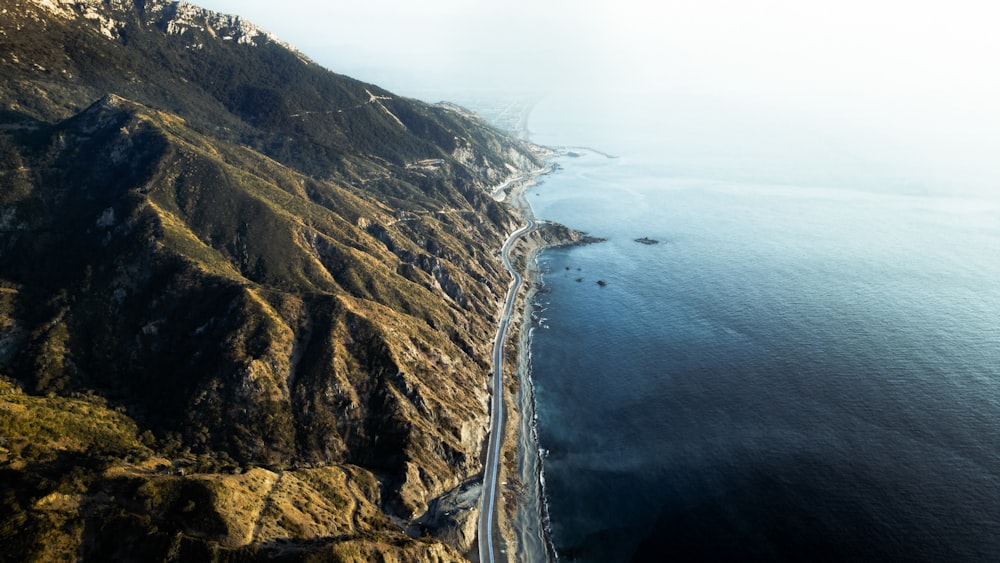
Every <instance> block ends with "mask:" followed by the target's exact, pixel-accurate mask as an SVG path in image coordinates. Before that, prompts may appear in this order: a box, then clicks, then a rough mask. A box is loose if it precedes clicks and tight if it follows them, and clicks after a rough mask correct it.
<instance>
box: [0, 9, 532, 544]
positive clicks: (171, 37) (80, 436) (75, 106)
mask: <svg viewBox="0 0 1000 563" xmlns="http://www.w3.org/2000/svg"><path fill="white" fill-rule="evenodd" d="M0 104H2V109H0V434H2V436H3V439H2V440H0V474H2V477H0V478H2V479H3V481H4V483H5V486H7V485H9V487H7V489H6V490H5V492H4V493H3V497H2V499H0V542H2V543H3V545H4V546H5V552H6V553H5V554H4V555H2V556H0V560H6V559H8V558H9V559H11V560H27V559H46V560H47V559H52V558H69V557H74V558H76V557H79V558H83V559H100V560H105V559H108V558H114V559H126V560H128V559H136V560H148V559H167V558H172V557H181V556H185V557H186V556H187V555H190V556H191V557H194V558H196V559H200V558H204V557H202V556H205V557H208V556H209V555H210V556H211V557H215V558H219V557H221V558H223V559H234V560H255V559H272V558H279V559H281V558H291V559H300V558H303V557H306V556H309V555H316V556H326V557H332V558H334V559H335V560H337V559H336V558H337V557H339V558H341V559H342V560H352V558H353V559H355V560H368V559H370V558H376V557H381V558H384V559H385V560H452V559H460V558H461V556H460V553H459V551H458V550H462V549H468V547H469V546H468V545H458V546H448V545H445V544H443V543H440V542H439V541H437V540H433V539H430V538H423V539H413V538H410V537H409V536H406V535H404V534H402V533H401V530H402V527H403V526H405V525H406V523H407V522H411V521H414V519H416V518H417V517H419V516H420V515H421V514H422V513H423V512H424V511H425V510H426V509H427V506H428V503H430V502H431V501H432V500H433V499H434V498H436V497H438V496H440V495H442V494H444V493H445V492H447V491H449V490H451V489H453V488H455V487H457V486H459V485H461V484H462V483H464V482H466V481H468V480H469V479H471V478H473V477H474V476H475V475H476V474H477V473H478V472H480V471H481V469H482V468H481V460H480V455H481V451H482V444H483V440H484V438H485V435H486V432H487V428H488V424H489V421H488V412H487V409H488V407H487V400H488V386H487V383H488V376H489V361H490V360H489V352H490V346H491V340H492V337H493V335H494V331H495V328H496V320H497V314H498V310H499V304H500V301H501V299H502V297H503V294H504V292H505V289H506V285H507V282H508V281H509V280H508V278H507V276H506V274H505V272H504V270H503V268H502V266H501V264H500V261H499V259H498V254H497V250H498V249H499V247H500V244H501V242H502V240H503V238H504V236H505V233H507V232H509V231H511V230H513V229H514V228H516V226H517V225H518V224H519V219H518V217H517V216H516V215H515V214H514V212H513V211H512V210H511V209H509V208H508V207H506V206H505V205H503V204H501V203H497V202H496V201H494V199H493V198H492V197H491V195H490V193H489V189H490V187H491V186H495V185H497V184H500V183H502V182H503V181H504V180H506V179H509V178H511V177H515V176H518V175H520V174H522V173H524V172H525V171H528V170H533V169H536V168H538V167H539V164H540V161H539V159H540V156H539V155H540V154H542V151H541V149H539V148H538V147H534V146H532V145H530V144H527V143H525V142H522V141H520V140H517V139H514V138H512V137H510V136H508V135H506V134H504V133H502V132H500V131H497V130H495V129H493V128H492V127H490V126H489V125H488V124H486V123H485V122H484V121H482V120H481V119H479V118H477V117H476V116H475V115H473V114H471V113H469V112H467V111H465V110H462V109H461V108H457V107H455V106H450V105H445V104H439V105H429V104H425V103H422V102H419V101H416V100H411V99H406V98H403V97H399V96H396V95H393V94H392V93H389V92H386V91H385V90H382V89H380V88H378V87H376V86H373V85H370V84H364V83H362V82H359V81H356V80H353V79H351V78H348V77H345V76H340V75H337V74H334V73H332V72H330V71H328V70H326V69H323V68H322V67H320V66H318V65H316V64H315V63H313V62H311V61H310V60H309V59H308V58H307V57H305V56H304V55H303V54H302V53H299V52H298V51H296V50H295V49H294V48H291V47H290V46H288V45H286V44H284V43H282V42H280V41H279V40H277V39H276V38H275V37H273V36H272V35H270V34H268V33H267V32H265V31H263V30H261V29H260V28H257V27H256V26H254V25H252V24H250V23H248V22H246V21H244V20H242V19H241V18H239V17H236V16H226V15H221V14H216V13H213V12H210V11H207V10H204V9H201V8H198V7H196V6H193V5H191V4H187V3H185V2H166V1H162V0H148V1H147V0H8V1H7V2H5V3H4V7H3V9H2V10H0ZM456 547H457V548H458V550H456ZM185 554H186V555H185Z"/></svg>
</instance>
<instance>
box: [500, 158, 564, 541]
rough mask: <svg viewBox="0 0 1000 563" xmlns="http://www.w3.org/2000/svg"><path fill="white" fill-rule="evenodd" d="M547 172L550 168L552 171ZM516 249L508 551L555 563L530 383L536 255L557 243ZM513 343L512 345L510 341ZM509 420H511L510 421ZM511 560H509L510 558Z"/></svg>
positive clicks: (522, 210) (524, 206)
mask: <svg viewBox="0 0 1000 563" xmlns="http://www.w3.org/2000/svg"><path fill="white" fill-rule="evenodd" d="M550 171H551V168H550ZM524 192H525V190H524V189H520V190H517V191H516V193H514V194H512V197H511V205H513V206H514V207H515V208H516V209H517V210H518V213H519V214H521V215H522V218H524V219H526V220H527V219H533V218H534V210H533V209H532V208H531V205H530V204H529V203H528V200H527V198H526V197H525V194H524ZM533 234H534V235H535V236H532V237H530V238H529V239H527V240H525V241H524V243H523V245H520V246H518V248H517V250H518V254H517V263H518V266H519V269H520V270H521V275H522V276H523V278H524V286H525V289H524V291H523V293H522V294H521V295H519V296H518V301H519V302H518V306H519V307H518V312H519V313H520V314H519V318H518V326H517V340H516V342H517V348H516V360H515V361H514V374H513V375H514V377H512V379H514V380H516V383H517V391H516V392H515V393H514V394H513V395H512V400H513V403H514V405H513V406H514V410H515V411H516V413H517V417H516V418H517V421H516V426H515V427H514V428H513V429H512V430H513V432H512V435H513V436H514V443H513V444H510V443H507V444H505V445H506V447H507V448H513V451H514V456H513V457H514V465H515V477H516V479H517V481H516V483H517V484H518V486H517V487H516V488H517V489H518V490H517V491H516V493H517V499H516V505H515V508H514V511H513V512H514V514H513V517H512V518H511V519H510V520H509V525H510V528H511V530H510V533H511V536H512V537H510V538H508V539H507V541H508V542H509V544H508V545H509V546H511V547H513V548H514V549H513V550H511V551H513V553H512V554H511V555H513V556H514V557H513V559H514V561H554V560H555V559H557V558H556V557H555V553H554V551H553V548H552V542H551V540H550V538H549V533H548V529H549V527H548V514H547V506H546V502H545V490H544V473H543V469H542V459H541V451H540V446H539V443H538V433H537V416H536V412H535V388H534V381H533V380H532V378H531V336H532V331H533V330H534V328H535V326H534V324H535V323H534V313H535V299H536V296H537V294H538V289H539V287H540V286H541V270H539V268H538V262H537V259H538V255H539V254H540V253H541V252H542V251H543V250H545V249H546V248H550V247H553V246H558V244H559V243H558V242H553V241H543V240H541V238H540V237H539V236H538V233H537V231H536V233H533ZM512 340H513V339H512ZM512 418H513V417H512ZM508 559H510V558H508Z"/></svg>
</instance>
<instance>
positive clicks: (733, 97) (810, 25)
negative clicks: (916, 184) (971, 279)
mask: <svg viewBox="0 0 1000 563" xmlns="http://www.w3.org/2000/svg"><path fill="white" fill-rule="evenodd" d="M196 3H198V4H200V5H202V6H204V7H207V8H210V9H213V10H217V11H222V12H227V13H237V14H240V15H243V16H246V17H247V18H249V19H250V20H251V21H253V22H255V23H257V24H258V25H260V26H262V27H264V28H266V29H268V30H270V31H272V32H274V33H276V34H277V35H278V36H279V37H281V38H282V39H284V40H286V41H288V42H289V43H292V44H294V45H296V46H297V47H299V48H300V49H301V50H302V51H304V52H305V53H306V54H307V55H309V56H310V57H311V58H313V59H314V60H316V61H317V62H319V63H320V64H323V65H324V66H327V67H329V68H331V69H332V70H334V71H337V72H341V73H345V74H349V75H352V76H355V77H357V78H360V79H363V80H367V81H371V82H377V83H379V84H380V85H383V86H386V87H388V88H389V89H391V90H395V91H397V92H399V93H402V94H408V95H413V96H418V97H431V98H433V97H436V96H444V95H447V93H448V92H458V91H473V90H482V91H496V90H506V91H525V92H537V93H547V92H566V91H579V92H595V91H601V90H615V91H618V92H633V93H635V92H639V93H654V94H663V95H665V96H670V97H671V98H670V99H677V100H687V101H688V102H690V103H691V104H700V105H701V106H702V109H703V111H702V113H711V112H712V111H713V110H712V109H710V108H711V107H712V104H717V106H718V107H719V108H720V111H722V110H723V109H724V110H726V111H728V112H729V113H733V112H736V113H739V112H744V111H746V110H748V109H752V110H753V111H757V112H759V113H760V115H779V114H780V115H784V116H786V121H794V120H799V119H806V120H811V121H813V122H815V123H819V124H822V123H827V124H829V126H830V130H831V131H834V130H840V131H841V134H846V135H849V134H850V133H848V132H849V131H852V130H857V131H868V132H869V133H870V135H859V136H858V139H859V143H860V145H861V146H862V149H861V150H863V145H864V144H865V143H869V144H875V145H877V144H880V143H882V139H891V142H889V143H888V144H887V146H888V145H892V150H894V151H896V152H900V151H901V152H902V153H907V154H908V155H909V156H908V158H910V159H911V160H913V161H914V164H915V165H917V164H922V165H927V162H926V158H925V157H924V156H922V155H926V154H932V153H933V154H939V155H948V156H947V159H945V158H944V157H942V158H941V162H942V163H944V162H945V160H946V161H947V166H945V168H947V172H946V173H949V174H953V173H957V171H961V170H970V169H975V170H983V174H982V176H983V177H985V176H988V174H987V172H986V169H988V168H990V167H991V166H992V169H991V172H989V173H990V174H995V179H997V180H1000V163H997V162H996V161H998V160H1000V71H998V67H1000V62H998V61H1000V32H998V31H997V25H998V24H1000V7H998V8H994V7H993V6H994V3H993V2H988V1H985V0H950V1H948V2H943V1H936V2H927V1H922V0H913V1H908V2H904V1H897V0H889V1H880V0H838V1H837V2H831V1H829V0H824V1H822V2H820V1H813V0H796V1H778V0H743V1H734V0H698V1H683V2H682V1H677V0H666V1H661V2H657V3H653V2H650V1H647V0H642V1H639V0H613V1H612V0H607V1H596V0H574V1H569V0H511V1H505V2H484V1H473V0H423V1H421V2H413V1H402V0H365V1H360V0H350V1H343V0H332V1H331V0H323V1H320V0H283V1H275V0H200V1H198V2H196ZM665 99H666V98H665ZM431 101H435V100H433V99H432V100H431ZM705 108H709V109H705ZM818 127H821V128H822V127H823V126H822V125H818ZM889 152H892V151H889ZM942 166H944V164H942Z"/></svg>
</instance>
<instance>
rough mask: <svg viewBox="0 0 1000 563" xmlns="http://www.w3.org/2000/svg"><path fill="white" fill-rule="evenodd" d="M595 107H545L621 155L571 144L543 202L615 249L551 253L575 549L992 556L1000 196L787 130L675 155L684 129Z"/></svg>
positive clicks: (544, 436)
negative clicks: (836, 149)
mask: <svg viewBox="0 0 1000 563" xmlns="http://www.w3.org/2000/svg"><path fill="white" fill-rule="evenodd" d="M570 107H572V108H573V111H572V116H570V115H567V114H566V113H563V110H565V109H566V108H570ZM635 108H636V106H632V107H631V110H630V111H634V110H635ZM581 109H584V108H581V107H580V105H579V100H576V101H574V102H571V103H566V104H560V103H556V102H555V101H553V102H551V103H549V102H548V101H546V102H543V103H542V104H540V105H539V106H538V107H536V110H535V113H534V114H533V118H532V120H531V128H532V130H533V132H534V133H535V138H536V139H538V140H539V141H542V142H546V141H547V140H548V142H553V141H556V142H560V143H565V142H566V141H564V139H580V141H579V142H578V143H574V144H577V145H591V146H595V145H596V146H597V148H600V149H601V150H607V151H608V152H613V153H615V155H616V156H618V158H616V159H608V158H605V157H604V156H601V155H598V154H594V153H590V152H587V151H580V152H581V154H582V156H580V157H578V158H564V159H562V160H561V161H560V162H561V163H562V165H563V166H564V169H563V170H562V171H561V172H560V173H558V174H556V175H554V176H552V177H550V178H548V179H546V181H545V183H544V184H543V185H541V186H539V187H538V188H537V189H535V190H533V193H532V194H531V195H530V196H529V198H530V201H531V202H532V205H533V206H534V208H535V212H536V215H538V216H539V217H541V218H545V219H552V220H556V221H559V222H563V223H565V224H567V225H570V226H572V227H574V228H578V229H581V230H585V231H588V232H590V233H591V234H593V235H596V236H601V237H605V238H608V239H609V240H608V242H606V243H602V244H597V245H593V246H588V247H583V248H573V249H568V250H555V251H549V252H546V253H544V254H543V255H542V258H541V260H540V264H541V265H542V266H543V268H544V269H545V270H546V274H545V276H544V283H545V286H546V288H547V289H548V290H549V292H548V293H546V294H544V296H543V297H542V298H541V300H540V302H539V306H540V307H541V308H542V309H543V311H542V313H541V316H542V317H544V318H545V321H544V323H543V325H542V326H541V327H539V328H537V329H536V330H535V331H534V333H533V348H532V351H533V355H534V362H533V368H534V379H535V383H536V392H537V401H538V409H539V426H540V440H541V447H542V448H543V449H546V450H547V451H548V456H547V457H546V458H545V474H546V484H547V491H548V498H549V502H550V508H551V518H552V528H553V530H552V531H553V539H554V543H555V545H556V548H557V550H558V551H559V552H560V554H561V555H562V558H563V559H564V560H581V561H616V560H629V559H630V558H633V557H634V558H636V559H638V560H661V559H662V558H664V557H670V558H678V559H681V560H683V559H684V558H685V557H691V558H709V559H711V558H719V557H723V558H739V559H744V558H747V557H750V558H759V559H765V560H800V559H815V558H821V559H841V560H843V559H849V560H855V559H868V560H876V559H878V560H983V559H987V560H989V559H995V558H997V557H998V556H1000V540H998V539H997V538H1000V509H998V506H1000V455H998V453H997V452H998V451H1000V450H998V446H1000V423H997V420H1000V418H998V415H1000V321H997V319H998V318H1000V288H998V286H997V284H996V283H995V280H996V279H998V278H997V276H998V275H1000V260H998V259H997V258H996V257H997V256H998V255H1000V254H998V253H997V251H998V250H1000V204H998V202H997V200H996V199H995V198H992V197H990V194H988V193H983V192H980V191H976V190H970V191H969V193H963V191H962V190H955V189H953V188H952V187H950V186H949V187H943V188H942V187H938V186H936V185H935V183H934V181H933V179H929V178H926V177H923V178H921V177H919V175H917V174H909V173H908V171H906V170H899V169H897V168H895V166H896V163H894V162H890V161H889V160H888V159H882V160H879V159H875V158H871V157H870V155H869V160H866V159H864V158H860V157H858V158H855V157H854V155H851V154H847V155H843V154H836V153H833V152H831V151H824V150H822V149H821V147H819V146H818V145H817V143H811V144H810V143H802V144H797V143H796V142H795V139H794V137H789V138H784V139H775V138H768V139H763V137H766V135H762V140H761V142H760V143H759V144H758V145H756V146H754V145H753V143H747V144H745V145H740V144H738V143H736V142H734V141H732V139H729V140H723V142H719V141H717V140H713V139H712V138H711V136H710V135H708V136H706V137H702V138H700V139H699V140H702V139H703V140H705V143H706V144H708V145H711V144H712V143H715V145H714V146H708V147H704V146H699V145H698V144H697V143H695V144H694V146H687V147H685V146H684V144H683V142H679V140H678V137H677V136H676V133H671V132H669V131H668V129H665V128H663V127H662V124H663V123H664V122H666V121H669V117H664V116H662V115H661V116H646V119H645V120H641V119H636V117H637V116H636V115H633V116H632V119H631V120H629V121H623V120H619V119H618V117H619V116H621V112H617V115H616V116H615V118H613V119H606V118H607V117H609V116H608V115H607V114H606V113H604V112H603V111H602V110H601V109H600V108H598V107H592V108H589V110H590V111H589V112H588V111H580V110H581ZM635 113H641V112H635ZM715 117H716V118H722V117H723V116H718V115H717V116H715ZM684 119H685V120H686V119H687V118H684ZM755 120H756V118H753V119H750V120H748V121H749V122H751V123H750V125H752V122H753V121H755ZM709 121H710V122H711V120H709ZM759 124H761V125H763V124H762V123H759ZM710 126H711V125H709V127H710ZM730 130H732V129H730ZM773 132H774V129H772V130H771V133H770V134H774V133H773ZM696 139H697V137H696ZM602 140H603V142H602ZM781 147H785V148H786V149H787V150H785V149H782V148H781ZM862 156H863V155H862ZM893 182H896V183H895V184H894V183H893ZM644 236H648V237H651V238H653V239H657V240H660V241H661V244H658V245H652V246H650V245H642V244H638V243H636V242H635V241H634V239H636V238H639V237H644ZM598 279H600V280H604V281H606V282H607V286H606V287H600V286H598V285H597V284H596V281H597V280H598Z"/></svg>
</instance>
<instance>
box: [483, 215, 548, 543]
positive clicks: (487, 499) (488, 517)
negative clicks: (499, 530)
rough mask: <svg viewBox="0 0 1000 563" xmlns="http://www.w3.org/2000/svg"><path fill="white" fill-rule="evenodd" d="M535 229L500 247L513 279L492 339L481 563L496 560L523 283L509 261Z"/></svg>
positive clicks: (522, 231)
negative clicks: (514, 322) (507, 358)
mask: <svg viewBox="0 0 1000 563" xmlns="http://www.w3.org/2000/svg"><path fill="white" fill-rule="evenodd" d="M534 228H535V221H534V220H531V219H529V220H528V222H527V224H525V225H524V226H523V227H521V228H520V229H518V230H516V231H514V232H513V233H511V234H510V236H509V237H507V240H506V241H504V243H503V246H502V247H501V248H500V256H501V259H502V260H503V266H504V268H507V271H508V272H510V275H511V277H512V278H513V279H512V280H511V282H510V286H509V287H508V288H507V299H506V301H505V302H504V306H503V313H502V314H501V315H500V327H499V328H498V329H497V336H496V339H495V340H493V400H492V402H491V404H490V441H489V444H488V445H487V447H486V463H485V471H484V472H483V492H482V497H481V499H480V503H479V561H480V563H487V562H488V563H493V562H494V561H495V559H494V555H493V554H494V546H493V539H494V533H493V532H494V522H495V521H494V515H495V514H496V511H497V506H496V498H497V471H498V470H499V468H500V442H501V440H502V439H503V351H504V350H503V348H504V346H503V345H504V341H505V340H506V338H507V326H508V325H509V324H510V315H511V312H512V311H513V310H514V300H515V298H516V297H517V291H518V290H519V289H520V288H521V283H522V282H523V281H524V280H523V279H522V277H521V274H519V273H518V272H517V270H515V269H514V266H513V264H511V262H510V249H511V247H512V246H514V243H516V242H517V240H518V239H519V238H520V237H521V236H523V235H524V234H525V233H527V232H529V231H531V230H532V229H534Z"/></svg>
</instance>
